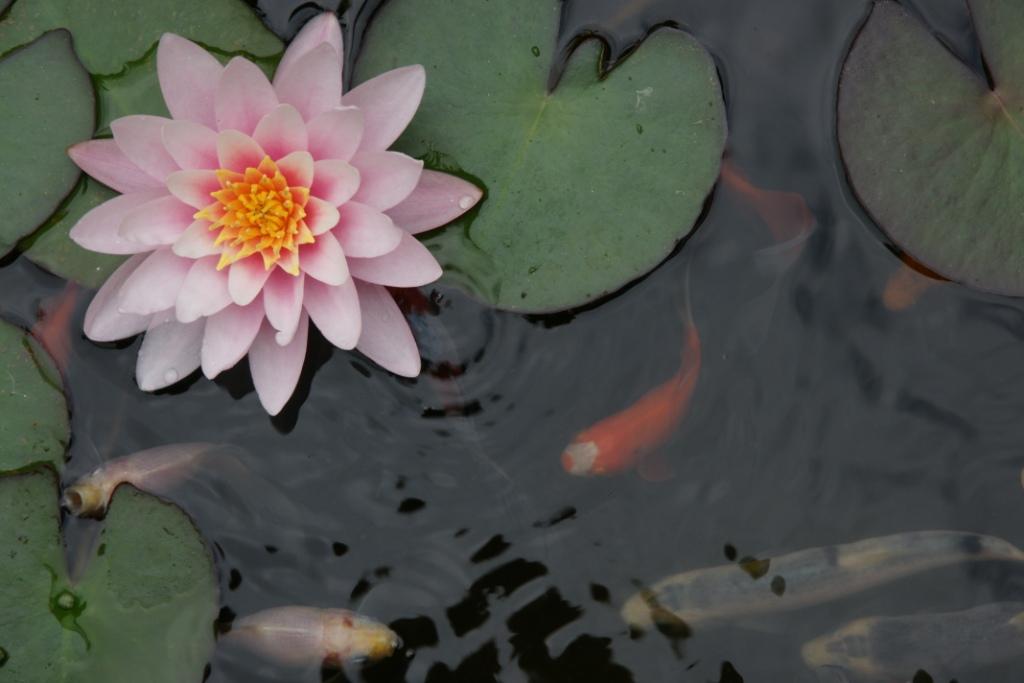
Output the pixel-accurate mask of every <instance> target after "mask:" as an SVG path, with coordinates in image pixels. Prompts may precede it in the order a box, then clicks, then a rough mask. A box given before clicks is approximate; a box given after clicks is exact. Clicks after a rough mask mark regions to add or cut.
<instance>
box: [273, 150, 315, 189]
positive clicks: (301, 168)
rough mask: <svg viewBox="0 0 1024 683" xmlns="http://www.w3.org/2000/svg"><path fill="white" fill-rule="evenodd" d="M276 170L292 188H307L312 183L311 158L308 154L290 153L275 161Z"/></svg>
mask: <svg viewBox="0 0 1024 683" xmlns="http://www.w3.org/2000/svg"><path fill="white" fill-rule="evenodd" d="M277 168H278V169H279V170H280V171H281V173H282V174H284V177H285V178H287V180H288V184H289V185H290V186H292V187H309V186H310V185H311V184H312V183H313V157H312V155H310V153H309V152H292V153H291V154H289V155H288V156H286V157H284V158H283V159H278V160H277Z"/></svg>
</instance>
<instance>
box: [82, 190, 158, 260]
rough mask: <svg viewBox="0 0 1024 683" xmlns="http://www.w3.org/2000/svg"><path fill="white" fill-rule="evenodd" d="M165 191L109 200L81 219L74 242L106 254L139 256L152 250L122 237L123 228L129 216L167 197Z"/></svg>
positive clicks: (147, 192)
mask: <svg viewBox="0 0 1024 683" xmlns="http://www.w3.org/2000/svg"><path fill="white" fill-rule="evenodd" d="M165 196H167V195H166V192H165V191H164V190H143V191H141V192H132V193H129V194H123V195H120V196H117V197H114V198H113V199H108V200H107V201H105V202H103V203H102V204H100V205H99V206H97V207H96V208H94V209H91V210H90V211H89V212H88V213H86V214H85V215H84V216H82V217H81V218H80V219H78V222H77V223H75V225H74V227H72V228H71V233H70V236H71V239H72V240H74V242H75V243H76V244H78V245H79V246H81V247H85V248H86V249H89V250H90V251H98V252H100V253H103V254H137V253H139V252H142V251H150V250H151V248H150V247H147V246H146V245H144V244H139V243H137V242H131V241H129V240H126V239H125V238H124V237H122V236H121V233H120V231H119V228H120V227H121V222H122V221H123V220H124V219H125V216H127V215H128V214H130V213H131V212H132V211H134V210H135V209H137V208H138V207H140V206H144V205H145V204H148V203H149V202H151V201H153V200H154V199H158V198H159V197H165Z"/></svg>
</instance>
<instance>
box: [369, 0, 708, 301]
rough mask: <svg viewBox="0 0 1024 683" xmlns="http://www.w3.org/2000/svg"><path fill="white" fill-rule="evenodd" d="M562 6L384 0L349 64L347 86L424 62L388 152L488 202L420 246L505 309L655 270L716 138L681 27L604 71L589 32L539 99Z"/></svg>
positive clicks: (694, 52)
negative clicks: (419, 86)
mask: <svg viewBox="0 0 1024 683" xmlns="http://www.w3.org/2000/svg"><path fill="white" fill-rule="evenodd" d="M561 4H562V3H561V2H559V1H557V0H521V1H520V2H480V1H479V0H390V2H388V3H386V4H385V5H384V6H383V8H382V9H381V10H380V11H379V12H378V14H377V16H376V18H375V19H374V21H373V23H372V24H371V26H370V29H369V31H368V34H367V37H366V43H365V47H364V49H363V52H362V54H361V55H360V57H359V61H358V63H357V65H356V78H355V80H356V82H362V81H365V80H367V79H368V78H370V77H372V76H375V75H377V74H380V73H382V72H383V71H386V70H388V69H392V68H396V67H400V66H404V65H408V64H422V65H423V66H424V67H425V68H426V70H427V90H426V95H425V97H424V100H423V104H422V106H421V107H420V110H419V112H418V113H417V115H416V118H415V119H414V120H413V122H412V124H411V125H410V127H409V128H408V129H407V131H406V132H405V134H404V135H403V136H402V138H401V139H400V140H399V141H398V143H397V144H396V145H395V148H396V149H399V150H401V151H404V152H406V153H408V154H411V155H412V156H416V157H420V158H424V159H425V160H427V161H428V164H429V165H432V166H440V167H441V168H442V169H445V168H450V167H456V168H460V169H463V171H464V172H465V173H466V174H467V175H468V177H469V178H471V179H476V180H477V182H479V183H481V184H482V185H483V186H484V187H485V188H486V189H487V196H486V197H485V199H484V201H483V202H482V203H481V205H480V207H479V209H477V210H475V211H474V212H471V214H470V215H468V216H466V217H464V218H463V219H461V220H460V221H458V222H457V223H455V224H454V225H452V226H449V227H448V228H446V229H444V230H442V231H440V232H438V233H436V234H433V235H430V236H429V237H428V238H427V239H426V240H425V242H426V244H427V245H428V246H429V247H430V248H431V250H433V251H434V253H435V254H436V256H437V257H438V259H439V260H440V261H441V263H442V265H444V266H445V268H446V272H447V276H448V277H449V278H450V279H454V280H455V281H456V282H459V283H460V284H462V285H464V286H466V287H468V288H469V289H470V290H471V291H472V292H473V293H474V294H476V295H477V296H479V297H481V298H483V299H484V300H486V301H488V302H489V303H491V304H493V305H496V306H498V307H500V308H505V309H510V310H518V311H529V312H546V311H554V310H562V309H567V308H573V307H576V306H580V305H582V304H585V303H587V302H589V301H592V300H594V299H596V298H598V297H601V296H602V295H604V294H607V293H609V292H612V291H614V290H616V289H618V288H620V287H621V286H623V285H625V284H626V283H628V282H630V281H631V280H634V279H636V278H637V277H640V276H641V275H644V274H645V273H647V272H648V271H650V270H651V269H652V268H654V267H655V266H657V265H658V263H660V262H661V261H662V260H663V259H664V258H665V256H666V255H668V253H669V252H670V251H671V250H672V248H673V247H674V246H675V245H676V244H677V243H678V242H679V240H681V239H682V238H684V237H685V236H686V235H688V234H689V233H690V231H691V230H692V229H693V227H694V223H695V221H696V220H697V218H698V217H699V215H700V213H701V210H702V208H703V205H704V201H705V199H706V198H707V195H708V193H709V192H710V190H711V188H712V186H713V185H714V183H715V180H716V178H717V177H718V172H719V165H720V163H721V157H722V151H723V148H724V144H725V135H726V120H725V106H724V103H723V100H722V92H721V85H720V83H719V79H718V75H717V73H716V70H715V65H714V62H713V60H712V59H711V56H710V55H709V54H708V53H707V51H706V50H705V49H704V48H703V47H701V45H700V44H699V43H697V41H696V40H694V39H693V38H691V37H689V36H687V35H686V34H685V33H682V32H680V31H676V30H672V29H662V30H658V31H656V32H655V33H654V34H652V35H651V36H649V37H648V38H647V39H646V40H645V41H644V43H643V44H642V45H640V46H639V47H638V48H637V49H636V51H635V52H633V53H632V54H631V55H630V56H629V57H628V58H627V59H626V60H625V61H624V62H623V63H621V64H619V65H617V66H616V67H615V68H614V69H612V70H611V71H610V73H603V74H602V73H601V65H602V64H603V62H604V59H605V57H606V50H603V49H602V44H601V43H600V42H599V41H597V40H594V39H591V40H586V41H584V42H583V43H582V44H580V45H579V46H578V47H577V48H576V50H575V51H574V52H573V54H572V55H571V57H570V59H569V63H568V65H567V67H566V70H565V73H564V74H563V76H562V78H561V80H560V82H559V83H558V85H557V87H556V88H555V89H554V90H553V91H552V92H549V91H548V89H547V83H548V78H549V73H550V69H551V64H552V60H553V59H555V46H556V35H557V31H558V22H559V16H560V11H561ZM439 36H443V37H444V38H443V39H440V38H439ZM438 160H441V163H440V164H438V163H436V162H437V161H438Z"/></svg>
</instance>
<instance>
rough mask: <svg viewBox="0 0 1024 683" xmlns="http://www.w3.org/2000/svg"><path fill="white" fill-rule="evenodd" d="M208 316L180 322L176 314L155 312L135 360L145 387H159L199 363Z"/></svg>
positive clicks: (196, 366)
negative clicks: (175, 317) (155, 314)
mask: <svg viewBox="0 0 1024 683" xmlns="http://www.w3.org/2000/svg"><path fill="white" fill-rule="evenodd" d="M205 324H206V321H205V320H197V321H195V322H192V323H187V324H185V323H179V322H178V321H177V320H175V319H174V316H173V314H164V315H160V316H155V317H154V318H153V320H152V322H151V323H150V326H149V329H148V330H146V336H145V337H143V339H142V347H141V348H140V349H139V358H138V362H137V363H136V364H135V381H136V382H137V383H138V385H139V388H140V389H142V390H143V391H157V390H158V389H163V388H164V387H168V386H170V385H172V384H174V383H175V382H178V381H180V380H182V379H184V378H185V377H186V376H187V375H189V374H191V373H192V372H193V371H194V370H195V369H196V368H198V367H199V353H200V348H201V346H202V343H203V327H204V326H205Z"/></svg>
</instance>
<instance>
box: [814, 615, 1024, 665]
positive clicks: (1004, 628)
mask: <svg viewBox="0 0 1024 683" xmlns="http://www.w3.org/2000/svg"><path fill="white" fill-rule="evenodd" d="M802 654H803V658H804V662H806V663H807V665H808V666H809V667H811V668H813V669H838V670H839V671H838V672H837V673H839V674H840V675H841V678H845V679H846V680H853V681H863V682H864V683H869V682H872V681H878V682H879V683H890V682H891V683H897V682H898V683H904V682H905V681H910V680H911V679H913V678H914V675H915V673H916V672H917V671H925V672H927V673H928V674H929V675H930V676H932V677H933V679H934V680H940V678H939V677H941V680H948V677H950V676H961V675H963V674H965V673H970V672H971V671H974V670H977V669H981V668H984V667H986V666H992V665H995V664H1001V663H1004V662H1007V661H1010V660H1012V659H1015V658H1018V657H1022V656H1024V603H1019V602H1005V603H993V604H989V605H982V606H980V607H974V608H972V609H968V610H964V611H961V612H944V613H936V614H915V615H911V616H901V617H869V618H866V619H857V620H856V621H851V622H850V623H848V624H845V625H843V626H841V627H840V628H839V629H838V630H836V631H835V632H833V633H830V634H828V635H824V636H822V637H820V638H816V639H814V640H812V641H810V642H808V643H806V644H805V645H804V646H803V651H802Z"/></svg>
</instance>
